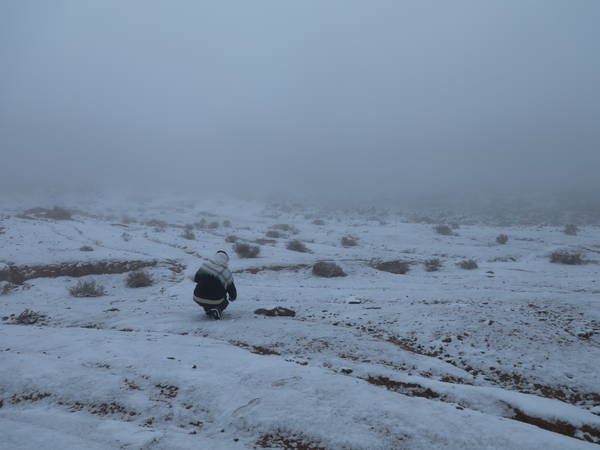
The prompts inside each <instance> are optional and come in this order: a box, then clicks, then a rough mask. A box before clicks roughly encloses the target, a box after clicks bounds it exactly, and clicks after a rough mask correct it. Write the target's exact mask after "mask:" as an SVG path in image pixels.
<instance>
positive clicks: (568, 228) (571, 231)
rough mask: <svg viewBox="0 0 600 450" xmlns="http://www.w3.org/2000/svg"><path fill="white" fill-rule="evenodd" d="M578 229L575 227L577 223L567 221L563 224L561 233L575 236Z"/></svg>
mask: <svg viewBox="0 0 600 450" xmlns="http://www.w3.org/2000/svg"><path fill="white" fill-rule="evenodd" d="M578 231H579V229H578V228H577V225H575V224H572V223H569V224H567V225H565V228H564V230H563V233H565V234H568V235H569V236H575V235H576V234H577V232H578Z"/></svg>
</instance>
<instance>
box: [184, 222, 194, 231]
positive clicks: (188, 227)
mask: <svg viewBox="0 0 600 450" xmlns="http://www.w3.org/2000/svg"><path fill="white" fill-rule="evenodd" d="M183 229H184V230H193V229H194V224H193V223H186V224H185V225H184V226H183Z"/></svg>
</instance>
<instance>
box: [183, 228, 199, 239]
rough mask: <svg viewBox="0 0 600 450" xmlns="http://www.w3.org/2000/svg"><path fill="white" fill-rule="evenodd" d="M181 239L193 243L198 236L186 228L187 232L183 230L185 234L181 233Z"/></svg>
mask: <svg viewBox="0 0 600 450" xmlns="http://www.w3.org/2000/svg"><path fill="white" fill-rule="evenodd" d="M181 237H182V238H184V239H187V240H189V241H193V240H195V239H196V235H195V234H194V232H193V231H192V230H190V229H189V228H186V229H185V230H183V233H181Z"/></svg>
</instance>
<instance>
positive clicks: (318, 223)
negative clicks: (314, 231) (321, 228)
mask: <svg viewBox="0 0 600 450" xmlns="http://www.w3.org/2000/svg"><path fill="white" fill-rule="evenodd" d="M312 223H313V225H325V221H324V220H321V219H315V220H313V221H312Z"/></svg>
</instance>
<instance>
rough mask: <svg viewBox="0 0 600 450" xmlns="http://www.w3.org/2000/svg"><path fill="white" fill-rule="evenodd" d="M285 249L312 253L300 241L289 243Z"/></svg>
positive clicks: (295, 240)
mask: <svg viewBox="0 0 600 450" xmlns="http://www.w3.org/2000/svg"><path fill="white" fill-rule="evenodd" d="M285 248H287V249H288V250H292V251H294V252H300V253H310V250H309V249H308V248H307V247H306V245H304V243H303V242H302V241H299V240H298V239H294V240H292V241H289V242H288V243H287V245H286V246H285Z"/></svg>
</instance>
